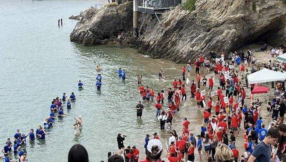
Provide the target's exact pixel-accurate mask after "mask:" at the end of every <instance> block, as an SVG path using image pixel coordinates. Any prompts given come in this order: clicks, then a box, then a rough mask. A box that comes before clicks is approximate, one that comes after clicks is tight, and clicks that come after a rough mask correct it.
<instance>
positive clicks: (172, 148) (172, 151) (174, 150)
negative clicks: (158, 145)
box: [170, 145, 176, 154]
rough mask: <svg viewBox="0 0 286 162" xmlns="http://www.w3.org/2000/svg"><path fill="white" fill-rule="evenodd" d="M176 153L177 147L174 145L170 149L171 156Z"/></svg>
mask: <svg viewBox="0 0 286 162" xmlns="http://www.w3.org/2000/svg"><path fill="white" fill-rule="evenodd" d="M175 152H176V146H175V145H173V146H171V147H170V154H172V153H175Z"/></svg>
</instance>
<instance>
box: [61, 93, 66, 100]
mask: <svg viewBox="0 0 286 162" xmlns="http://www.w3.org/2000/svg"><path fill="white" fill-rule="evenodd" d="M66 98H67V96H66V93H63V97H62V101H63V102H65V101H66Z"/></svg>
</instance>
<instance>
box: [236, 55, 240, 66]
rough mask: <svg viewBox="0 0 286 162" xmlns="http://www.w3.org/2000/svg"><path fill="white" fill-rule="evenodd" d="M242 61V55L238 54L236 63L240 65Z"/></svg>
mask: <svg viewBox="0 0 286 162" xmlns="http://www.w3.org/2000/svg"><path fill="white" fill-rule="evenodd" d="M240 62H241V58H240V56H237V58H236V59H235V63H236V64H237V65H240Z"/></svg>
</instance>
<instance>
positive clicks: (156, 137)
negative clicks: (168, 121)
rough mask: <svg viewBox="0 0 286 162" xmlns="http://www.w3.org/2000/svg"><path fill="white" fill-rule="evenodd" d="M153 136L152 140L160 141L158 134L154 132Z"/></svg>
mask: <svg viewBox="0 0 286 162" xmlns="http://www.w3.org/2000/svg"><path fill="white" fill-rule="evenodd" d="M153 135H154V139H158V140H160V138H159V136H158V134H157V133H156V132H155V133H154V134H153Z"/></svg>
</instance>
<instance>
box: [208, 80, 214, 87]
mask: <svg viewBox="0 0 286 162" xmlns="http://www.w3.org/2000/svg"><path fill="white" fill-rule="evenodd" d="M209 86H210V87H213V86H214V81H213V79H212V78H210V79H209Z"/></svg>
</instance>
